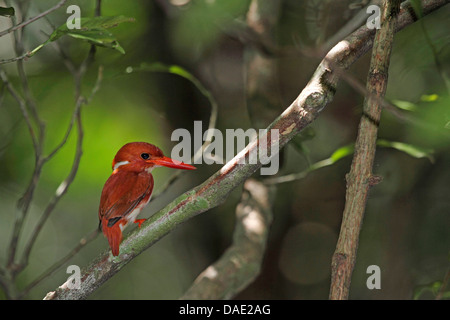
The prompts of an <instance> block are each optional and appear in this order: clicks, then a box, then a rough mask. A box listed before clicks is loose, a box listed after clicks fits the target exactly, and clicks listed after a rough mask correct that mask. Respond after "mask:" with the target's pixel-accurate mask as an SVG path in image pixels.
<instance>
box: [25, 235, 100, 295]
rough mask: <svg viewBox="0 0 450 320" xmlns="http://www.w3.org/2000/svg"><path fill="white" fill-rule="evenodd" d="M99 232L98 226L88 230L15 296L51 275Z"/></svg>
mask: <svg viewBox="0 0 450 320" xmlns="http://www.w3.org/2000/svg"><path fill="white" fill-rule="evenodd" d="M99 233H100V230H99V228H95V230H94V231H92V232H90V233H89V234H87V235H86V236H84V237H83V238H81V240H80V241H79V242H78V245H76V246H75V247H74V248H73V249H72V250H70V252H69V253H68V254H66V255H65V256H64V257H63V258H61V259H60V260H58V261H56V262H55V263H53V265H52V266H51V267H50V268H48V269H47V270H46V271H44V272H43V273H42V274H41V275H40V276H39V277H37V278H36V279H35V280H33V281H32V282H31V283H30V284H28V285H27V287H26V288H25V289H23V290H22V291H21V292H20V294H19V295H18V297H17V298H19V299H21V298H23V297H24V296H25V295H26V294H28V292H30V290H31V289H33V288H34V287H35V286H37V285H38V284H39V283H41V282H42V281H43V280H45V279H46V278H48V277H49V276H51V275H52V274H53V272H55V271H56V270H58V269H59V268H60V267H62V266H63V265H65V264H66V262H67V261H69V260H70V259H71V258H73V257H74V256H75V255H76V254H77V253H78V252H79V251H80V250H81V249H83V248H84V247H85V246H86V245H87V244H88V243H90V242H91V241H93V240H94V239H96V238H97V236H98V235H99Z"/></svg>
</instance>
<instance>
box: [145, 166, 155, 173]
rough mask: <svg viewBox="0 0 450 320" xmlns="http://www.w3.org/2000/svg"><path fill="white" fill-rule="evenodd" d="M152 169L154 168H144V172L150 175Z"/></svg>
mask: <svg viewBox="0 0 450 320" xmlns="http://www.w3.org/2000/svg"><path fill="white" fill-rule="evenodd" d="M153 168H154V166H153V167H147V168H145V171H146V172H147V173H152V170H153Z"/></svg>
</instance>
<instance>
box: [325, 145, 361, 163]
mask: <svg viewBox="0 0 450 320" xmlns="http://www.w3.org/2000/svg"><path fill="white" fill-rule="evenodd" d="M354 151H355V145H354V144H353V143H352V144H349V145H346V146H343V147H340V148H339V149H337V150H336V151H334V152H333V154H332V155H331V157H330V160H332V161H333V163H335V162H337V161H338V160H340V159H342V158H345V157H346V156H349V155H351V154H352V153H353V152H354Z"/></svg>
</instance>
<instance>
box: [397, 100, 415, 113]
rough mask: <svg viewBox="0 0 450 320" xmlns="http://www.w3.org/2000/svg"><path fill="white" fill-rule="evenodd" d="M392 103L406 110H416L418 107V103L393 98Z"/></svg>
mask: <svg viewBox="0 0 450 320" xmlns="http://www.w3.org/2000/svg"><path fill="white" fill-rule="evenodd" d="M391 103H392V104H393V105H394V106H396V107H397V108H399V109H402V110H406V111H416V110H417V109H418V107H417V105H415V104H414V103H412V102H409V101H402V100H392V101H391Z"/></svg>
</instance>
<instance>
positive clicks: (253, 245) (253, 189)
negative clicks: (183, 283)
mask: <svg viewBox="0 0 450 320" xmlns="http://www.w3.org/2000/svg"><path fill="white" fill-rule="evenodd" d="M273 196H274V188H273V187H271V188H269V187H267V186H265V185H264V184H263V183H261V182H258V181H256V180H254V179H248V180H247V181H246V182H245V183H244V190H243V193H242V196H241V201H240V203H239V204H238V205H237V207H236V226H235V229H234V234H233V243H232V245H231V246H230V247H229V248H228V249H227V250H226V251H225V252H224V254H223V255H222V257H220V258H219V260H218V261H216V262H215V263H214V264H212V265H210V266H209V267H208V268H206V269H205V271H203V272H202V273H201V274H200V275H199V276H198V277H197V279H195V281H194V283H193V285H192V286H191V287H190V288H189V289H188V290H187V291H186V293H185V294H184V295H183V296H182V297H181V299H185V300H192V299H202V300H205V299H231V298H233V297H234V296H236V295H237V294H238V293H239V292H240V291H242V290H243V289H244V288H246V287H247V286H248V284H250V283H251V282H253V280H254V279H255V278H256V277H257V276H258V275H259V272H260V270H261V263H262V260H263V257H264V252H265V247H266V243H267V238H268V234H269V228H270V224H271V222H272V208H271V207H272V201H273Z"/></svg>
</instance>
